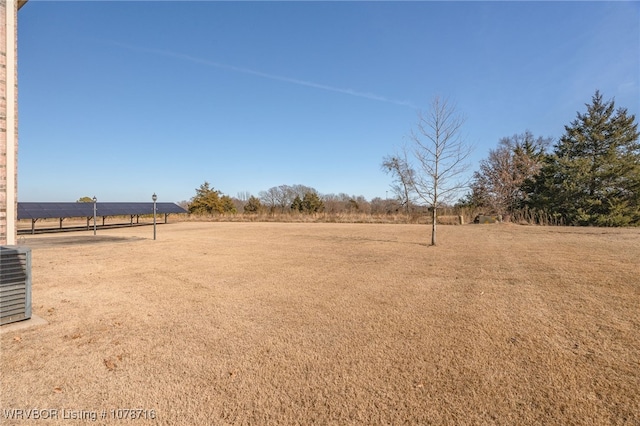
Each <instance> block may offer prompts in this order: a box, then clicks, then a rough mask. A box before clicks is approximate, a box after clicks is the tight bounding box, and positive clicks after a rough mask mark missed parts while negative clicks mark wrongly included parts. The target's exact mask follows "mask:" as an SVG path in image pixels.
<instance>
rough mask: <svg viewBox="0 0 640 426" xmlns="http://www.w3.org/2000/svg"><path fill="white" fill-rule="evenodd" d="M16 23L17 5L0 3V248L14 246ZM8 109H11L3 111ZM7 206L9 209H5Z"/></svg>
mask: <svg viewBox="0 0 640 426" xmlns="http://www.w3.org/2000/svg"><path fill="white" fill-rule="evenodd" d="M7 3H8V4H7ZM7 18H9V20H7ZM16 22H17V2H15V1H11V2H7V1H6V0H0V245H2V244H7V243H9V244H14V243H15V240H16V235H15V233H16V223H17V195H16V194H17V161H18V143H17V141H18V122H17V110H18V108H17V102H18V90H17V66H16V60H15V58H16V57H17V43H15V40H17V31H16V29H17V25H16ZM9 24H11V25H9ZM8 32H13V33H12V34H10V33H8ZM7 40H9V42H11V41H13V43H12V46H7ZM7 77H9V78H7ZM7 80H9V84H12V83H13V84H14V88H13V90H11V88H10V87H8V86H7V83H8V81H7ZM9 92H10V93H11V94H13V96H12V99H7V97H8V96H7V93H9ZM10 103H12V104H13V105H11V104H10ZM8 106H10V107H13V108H7V107H8ZM8 109H9V110H11V111H8ZM9 112H10V114H9V116H8V113H9ZM7 131H9V132H13V135H12V136H13V137H11V136H10V137H9V138H7V135H8V133H7ZM9 139H11V140H12V141H13V142H12V145H13V146H12V148H11V151H13V152H11V153H9V152H7V149H8V142H9ZM8 154H9V155H8ZM8 161H11V162H12V163H13V167H10V168H9V169H12V170H13V171H14V172H12V176H8V174H7V173H8V172H7V169H8V168H7V165H8V163H7V162H8ZM8 185H10V186H12V187H13V188H12V191H11V192H9V191H8V190H9V188H8ZM8 203H11V204H12V205H8Z"/></svg>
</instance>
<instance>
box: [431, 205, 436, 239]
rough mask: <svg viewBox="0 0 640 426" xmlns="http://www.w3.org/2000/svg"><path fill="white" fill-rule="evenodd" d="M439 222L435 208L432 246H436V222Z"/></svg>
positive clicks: (432, 225)
mask: <svg viewBox="0 0 640 426" xmlns="http://www.w3.org/2000/svg"><path fill="white" fill-rule="evenodd" d="M437 221H438V216H437V214H436V208H435V207H433V224H431V245H432V246H435V245H436V222H437Z"/></svg>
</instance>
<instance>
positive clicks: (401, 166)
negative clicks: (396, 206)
mask: <svg viewBox="0 0 640 426" xmlns="http://www.w3.org/2000/svg"><path fill="white" fill-rule="evenodd" d="M381 168H382V170H384V171H385V172H386V173H389V174H391V175H392V176H393V177H394V180H393V183H392V184H391V190H392V191H393V193H394V194H396V197H397V198H398V199H399V200H400V203H401V205H402V206H404V209H405V212H406V214H409V212H410V209H411V203H412V202H413V200H412V195H413V188H414V185H415V182H414V181H415V177H414V175H415V171H414V170H413V168H411V166H410V164H409V160H408V156H407V148H406V147H404V148H403V149H402V152H401V153H396V154H395V155H388V156H386V157H384V158H383V159H382V165H381Z"/></svg>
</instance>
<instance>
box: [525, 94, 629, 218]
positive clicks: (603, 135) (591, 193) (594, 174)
mask: <svg viewBox="0 0 640 426" xmlns="http://www.w3.org/2000/svg"><path fill="white" fill-rule="evenodd" d="M586 106H587V112H586V113H585V114H581V113H578V116H577V119H576V120H574V121H573V122H572V123H571V125H570V126H565V134H564V135H563V136H562V137H561V138H560V140H559V141H558V143H557V144H556V145H555V147H554V153H553V155H552V156H550V157H549V158H548V159H547V160H546V161H545V165H544V166H543V167H542V169H541V171H540V173H539V175H538V176H537V177H536V179H535V181H534V182H532V183H531V185H530V191H531V194H530V200H529V204H530V205H531V206H533V207H536V208H538V209H543V210H546V211H547V212H549V213H550V214H552V215H554V216H556V217H561V218H562V219H563V220H564V222H565V223H566V224H570V225H597V226H626V225H640V144H639V143H638V136H639V134H638V124H637V123H635V116H634V115H628V114H627V110H626V108H618V109H617V110H616V109H615V105H614V101H613V100H611V101H608V102H605V101H603V99H602V95H601V94H600V92H599V91H596V93H595V95H594V96H593V98H592V103H591V104H586Z"/></svg>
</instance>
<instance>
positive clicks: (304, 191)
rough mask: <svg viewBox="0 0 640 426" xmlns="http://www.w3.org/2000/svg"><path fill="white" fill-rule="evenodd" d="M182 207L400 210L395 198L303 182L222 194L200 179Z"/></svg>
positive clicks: (204, 210)
mask: <svg viewBox="0 0 640 426" xmlns="http://www.w3.org/2000/svg"><path fill="white" fill-rule="evenodd" d="M179 204H181V205H182V206H183V207H185V208H186V209H187V210H189V212H190V213H193V214H248V215H251V214H313V213H328V214H343V213H354V214H392V213H397V212H399V211H401V208H402V207H401V205H400V203H399V202H398V201H397V200H395V199H382V198H379V197H376V198H373V199H372V200H370V201H369V200H367V199H366V198H365V197H364V196H362V195H357V196H356V195H349V194H345V193H340V194H320V192H318V191H317V190H316V189H315V188H312V187H309V186H306V185H300V184H296V185H279V186H274V187H272V188H269V189H267V190H265V191H260V192H259V193H258V196H254V195H251V194H249V193H241V194H238V195H237V196H236V197H231V196H229V195H225V194H223V193H222V192H221V191H219V190H216V189H215V188H213V187H212V186H211V185H210V183H209V182H204V183H203V184H202V185H200V187H199V188H197V189H196V195H195V196H194V197H193V198H191V200H190V201H183V202H181V203H179Z"/></svg>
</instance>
